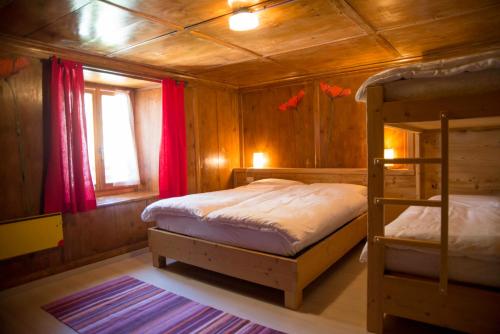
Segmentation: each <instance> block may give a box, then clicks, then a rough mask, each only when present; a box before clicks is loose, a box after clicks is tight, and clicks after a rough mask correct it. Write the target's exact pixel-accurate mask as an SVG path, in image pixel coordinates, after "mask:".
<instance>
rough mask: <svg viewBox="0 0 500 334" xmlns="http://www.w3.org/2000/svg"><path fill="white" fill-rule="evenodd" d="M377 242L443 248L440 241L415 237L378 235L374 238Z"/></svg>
mask: <svg viewBox="0 0 500 334" xmlns="http://www.w3.org/2000/svg"><path fill="white" fill-rule="evenodd" d="M374 241H375V242H380V243H383V244H384V245H388V244H391V245H404V246H417V247H427V248H436V249H440V248H441V243H439V242H438V241H427V240H415V239H404V238H390V237H382V236H376V237H375V238H374Z"/></svg>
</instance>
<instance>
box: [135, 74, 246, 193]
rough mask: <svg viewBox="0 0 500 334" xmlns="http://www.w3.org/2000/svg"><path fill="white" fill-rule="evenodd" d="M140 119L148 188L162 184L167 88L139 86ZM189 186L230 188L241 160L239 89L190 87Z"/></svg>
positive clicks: (197, 189)
mask: <svg viewBox="0 0 500 334" xmlns="http://www.w3.org/2000/svg"><path fill="white" fill-rule="evenodd" d="M135 108H136V110H135V115H136V116H135V121H136V133H137V146H138V152H139V153H138V154H139V161H140V166H139V168H140V172H141V188H142V190H150V191H157V190H158V152H159V145H160V139H161V128H160V124H161V88H159V87H158V88H152V89H138V90H136V94H135ZM185 112H186V133H187V149H188V191H189V193H196V192H206V191H213V190H220V189H226V188H230V187H231V186H232V181H231V173H232V169H233V168H235V167H239V166H240V152H239V149H240V147H239V117H238V94H237V91H236V90H233V89H228V88H221V87H213V86H208V85H204V84H196V83H188V85H187V87H186V89H185Z"/></svg>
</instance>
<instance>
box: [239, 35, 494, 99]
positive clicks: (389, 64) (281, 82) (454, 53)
mask: <svg viewBox="0 0 500 334" xmlns="http://www.w3.org/2000/svg"><path fill="white" fill-rule="evenodd" d="M489 51H500V40H499V41H496V42H493V41H490V42H486V43H485V42H482V43H475V44H471V45H466V46H464V45H462V46H460V47H453V48H447V49H443V50H439V51H438V52H433V53H431V54H426V55H421V56H412V57H402V58H399V59H394V60H388V61H382V62H374V63H365V64H361V65H354V66H346V67H341V68H337V69H335V70H331V71H325V72H319V73H310V74H305V75H297V76H290V77H285V78H280V79H276V80H270V81H266V82H260V83H255V84H250V85H240V86H239V91H240V92H247V91H253V90H260V89H267V88H269V87H275V86H286V85H294V84H297V83H303V82H305V81H312V80H317V79H322V78H326V77H330V76H337V75H342V74H345V73H358V72H367V71H376V70H377V71H381V70H385V69H389V68H393V67H398V66H403V65H408V64H414V63H418V62H428V61H433V60H438V59H446V58H454V57H461V56H468V55H473V54H477V53H482V52H489Z"/></svg>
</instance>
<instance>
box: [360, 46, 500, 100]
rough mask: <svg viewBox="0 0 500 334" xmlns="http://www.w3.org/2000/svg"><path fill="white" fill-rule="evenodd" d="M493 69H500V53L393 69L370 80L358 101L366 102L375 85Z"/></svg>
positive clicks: (364, 86)
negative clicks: (368, 91) (367, 90)
mask: <svg viewBox="0 0 500 334" xmlns="http://www.w3.org/2000/svg"><path fill="white" fill-rule="evenodd" d="M493 68H500V52H499V51H490V52H485V53H482V54H477V55H472V56H463V57H457V58H451V59H444V60H436V61H431V62H425V63H418V64H411V65H407V66H402V67H397V68H392V69H389V70H385V71H382V72H380V73H377V74H375V75H373V76H371V77H370V78H368V79H367V80H366V81H365V82H364V83H363V84H362V85H361V86H360V87H359V89H358V91H357V92H356V101H358V102H366V88H367V87H368V86H371V85H374V84H382V83H387V82H392V81H397V80H401V79H419V78H440V77H448V76H452V75H457V74H460V73H464V72H477V71H482V70H486V69H493Z"/></svg>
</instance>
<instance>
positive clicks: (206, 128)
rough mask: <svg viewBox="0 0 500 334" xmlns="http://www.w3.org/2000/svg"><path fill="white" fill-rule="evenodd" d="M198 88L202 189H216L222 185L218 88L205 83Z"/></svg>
mask: <svg viewBox="0 0 500 334" xmlns="http://www.w3.org/2000/svg"><path fill="white" fill-rule="evenodd" d="M196 89H197V92H196V96H197V100H198V101H197V104H198V107H197V113H198V131H199V132H198V133H199V138H200V151H199V154H200V174H201V179H200V185H201V191H202V192H206V191H214V190H218V189H219V187H220V176H219V139H218V135H219V129H218V120H217V90H216V89H214V88H212V87H208V86H205V85H199V86H197V88H196Z"/></svg>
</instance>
